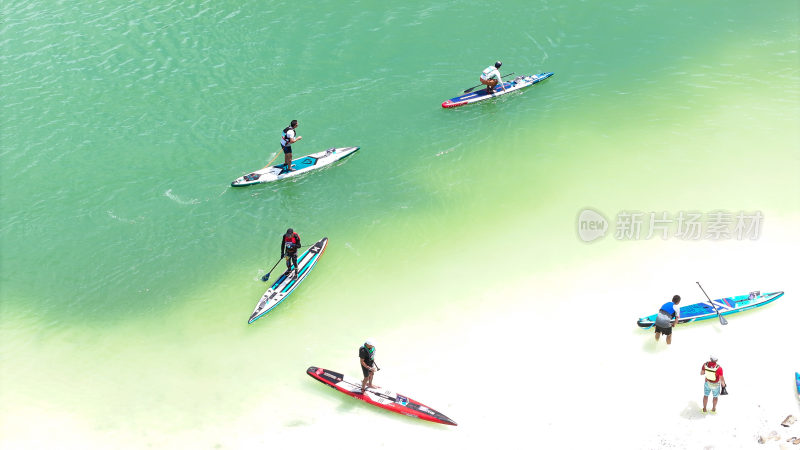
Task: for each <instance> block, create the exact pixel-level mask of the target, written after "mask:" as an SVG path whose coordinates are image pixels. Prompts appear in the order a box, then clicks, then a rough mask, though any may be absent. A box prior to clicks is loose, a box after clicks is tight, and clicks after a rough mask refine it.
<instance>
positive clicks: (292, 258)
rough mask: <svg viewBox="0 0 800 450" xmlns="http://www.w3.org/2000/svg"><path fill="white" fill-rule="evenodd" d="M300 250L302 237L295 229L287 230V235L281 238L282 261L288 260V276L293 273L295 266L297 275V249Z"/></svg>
mask: <svg viewBox="0 0 800 450" xmlns="http://www.w3.org/2000/svg"><path fill="white" fill-rule="evenodd" d="M298 248H300V235H299V234H297V233H295V232H294V230H293V229H291V228H289V229H288V230H286V234H284V235H283V237H282V238H281V259H283V258H286V274H287V275H288V274H289V272H291V271H292V266H294V272H295V275H296V274H297V270H298V267H297V249H298Z"/></svg>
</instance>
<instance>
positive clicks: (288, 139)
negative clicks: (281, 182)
mask: <svg viewBox="0 0 800 450" xmlns="http://www.w3.org/2000/svg"><path fill="white" fill-rule="evenodd" d="M296 128H297V120H293V121H291V123H289V126H288V127H286V128H284V129H283V133H282V134H281V149H282V150H283V162H284V166H285V167H284V168H283V170H282V171H281V173H287V172H291V171H292V144H294V143H295V142H297V141H299V140H300V139H303V136H296V134H297V132H295V129H296Z"/></svg>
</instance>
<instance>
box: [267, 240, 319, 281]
mask: <svg viewBox="0 0 800 450" xmlns="http://www.w3.org/2000/svg"><path fill="white" fill-rule="evenodd" d="M303 247H308V246H307V245H298V246H297V248H303ZM283 258H284V257H283V256H281V259H279V260H278V262H276V263H275V265H274V266H272V269H269V272H267V274H266V275H264V276H263V277H261V281H267V280H269V274H271V273H272V271H273V270H275V268H276V267H278V264H279V263H280V262H281V261H282V260H283Z"/></svg>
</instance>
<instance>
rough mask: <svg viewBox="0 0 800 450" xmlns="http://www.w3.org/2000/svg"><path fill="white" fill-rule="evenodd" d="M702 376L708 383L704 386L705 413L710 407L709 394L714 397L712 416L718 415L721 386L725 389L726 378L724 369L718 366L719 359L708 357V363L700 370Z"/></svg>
mask: <svg viewBox="0 0 800 450" xmlns="http://www.w3.org/2000/svg"><path fill="white" fill-rule="evenodd" d="M700 375H703V376H705V378H706V382H705V384H704V385H703V394H704V395H703V412H704V413H706V412H708V411H707V410H706V405H708V394H711V395H713V396H714V403H713V404H712V405H711V414H716V413H717V399H718V397H719V391H720V386H721V387H722V388H724V387H725V377H724V376H723V375H722V367H720V365H719V364H717V358H716V357H714V356H713V355H712V356H709V357H708V361H707V362H706V363H705V364H703V367H701V368H700Z"/></svg>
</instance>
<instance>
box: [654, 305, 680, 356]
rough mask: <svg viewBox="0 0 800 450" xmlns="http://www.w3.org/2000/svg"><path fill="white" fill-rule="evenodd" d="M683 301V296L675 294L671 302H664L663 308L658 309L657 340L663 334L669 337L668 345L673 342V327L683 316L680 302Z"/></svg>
mask: <svg viewBox="0 0 800 450" xmlns="http://www.w3.org/2000/svg"><path fill="white" fill-rule="evenodd" d="M680 302H681V296H680V295H675V296H673V297H672V301H671V302H667V303H664V304H663V305H662V306H661V309H659V310H658V316H657V317H656V324H655V325H656V342H658V338H660V337H661V335H662V334H663V335H664V336H666V337H667V345H669V344H672V328H673V327H674V326H675V325H677V324H678V319H679V318H680V316H681V308H680V307H679V306H678V303H680Z"/></svg>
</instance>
